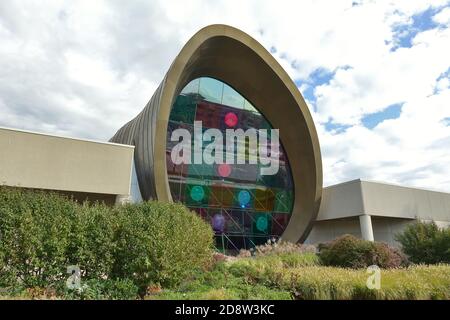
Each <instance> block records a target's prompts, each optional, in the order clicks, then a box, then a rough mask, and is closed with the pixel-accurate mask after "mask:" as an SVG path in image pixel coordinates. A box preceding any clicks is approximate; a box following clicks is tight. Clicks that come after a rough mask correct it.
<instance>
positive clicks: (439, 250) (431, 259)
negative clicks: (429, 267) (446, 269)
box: [396, 222, 450, 264]
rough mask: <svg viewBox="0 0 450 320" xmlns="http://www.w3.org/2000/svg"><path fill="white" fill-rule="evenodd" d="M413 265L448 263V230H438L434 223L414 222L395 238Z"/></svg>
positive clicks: (449, 254) (449, 230) (449, 259)
mask: <svg viewBox="0 0 450 320" xmlns="http://www.w3.org/2000/svg"><path fill="white" fill-rule="evenodd" d="M396 240H397V241H399V242H400V244H401V245H402V249H403V252H405V253H406V254H407V255H408V256H409V259H410V260H411V261H412V262H414V263H426V264H435V263H450V228H447V229H440V228H439V227H438V226H437V225H436V223H434V222H433V223H423V222H416V223H414V224H411V225H408V226H407V227H406V229H405V230H404V231H403V232H402V233H400V234H398V235H397V236H396Z"/></svg>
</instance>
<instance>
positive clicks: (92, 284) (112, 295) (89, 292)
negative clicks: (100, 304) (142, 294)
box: [58, 279, 139, 300]
mask: <svg viewBox="0 0 450 320" xmlns="http://www.w3.org/2000/svg"><path fill="white" fill-rule="evenodd" d="M138 292H139V288H138V286H136V285H135V284H134V283H133V281H131V280H129V279H117V280H109V279H103V280H102V279H89V280H87V281H83V282H82V283H81V288H80V289H79V290H77V289H75V290H70V289H67V287H65V286H61V287H60V288H59V290H58V296H59V297H62V298H64V299H69V300H74V299H77V300H134V299H136V297H137V296H138Z"/></svg>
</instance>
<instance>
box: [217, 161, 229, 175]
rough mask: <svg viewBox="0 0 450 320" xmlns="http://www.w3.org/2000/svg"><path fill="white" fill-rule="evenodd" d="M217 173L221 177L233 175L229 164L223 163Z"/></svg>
mask: <svg viewBox="0 0 450 320" xmlns="http://www.w3.org/2000/svg"><path fill="white" fill-rule="evenodd" d="M217 171H218V172H219V175H220V176H221V177H224V178H226V177H228V176H229V175H230V174H231V166H230V165H229V164H226V163H223V164H219V167H218V168H217Z"/></svg>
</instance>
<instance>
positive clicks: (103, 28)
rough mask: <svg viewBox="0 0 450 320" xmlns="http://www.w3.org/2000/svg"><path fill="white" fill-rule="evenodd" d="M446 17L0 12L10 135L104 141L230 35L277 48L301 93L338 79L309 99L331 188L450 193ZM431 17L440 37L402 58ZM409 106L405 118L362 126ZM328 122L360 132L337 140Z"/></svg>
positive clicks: (342, 9)
mask: <svg viewBox="0 0 450 320" xmlns="http://www.w3.org/2000/svg"><path fill="white" fill-rule="evenodd" d="M356 2H357V3H358V5H353V4H354V3H356ZM448 4H449V3H448V1H442V0H435V1H421V0H402V1H394V0H386V1H352V0H348V1H347V0H343V1H322V0H321V1H317V0H314V1H312V0H308V1H294V0H288V1H261V0H251V1H245V2H244V1H228V0H227V1H225V0H220V1H206V0H204V1H200V0H198V1H189V2H186V1H179V0H176V1H175V0H172V1H165V0H153V1H144V0H142V1H138V0H135V1H126V2H124V1H119V0H111V1H87V0H79V1H61V2H56V1H45V2H43V1H40V2H39V3H37V2H34V1H25V0H24V1H20V2H19V1H7V0H5V1H1V2H0V125H4V126H10V127H18V128H26V129H31V130H37V131H44V132H50V133H57V134H65V135H70V136H78V137H87V138H97V139H103V140H106V139H108V138H109V137H111V136H112V135H113V134H114V132H115V131H116V130H117V129H118V128H119V127H120V126H121V125H123V124H124V123H125V122H127V121H128V120H130V119H131V118H132V117H134V116H135V115H136V114H137V113H138V112H139V111H140V110H141V109H142V107H143V106H144V105H145V104H146V102H147V101H148V99H149V98H150V97H151V95H152V93H153V91H154V89H155V88H156V86H157V85H158V84H159V82H160V81H161V79H162V77H163V76H164V74H165V72H166V71H167V69H168V67H169V66H170V63H171V62H172V61H173V59H174V57H175V56H176V54H177V53H178V52H179V50H180V49H181V47H182V45H183V44H184V43H185V42H186V41H187V40H188V39H189V38H190V37H191V36H192V35H193V34H194V33H195V32H196V31H198V30H199V29H200V28H201V27H204V26H206V25H208V24H212V23H226V24H230V25H233V26H235V27H238V28H240V29H242V30H244V31H245V32H247V33H249V34H250V35H252V36H253V37H255V38H256V39H257V40H258V41H260V42H261V43H262V44H263V45H264V46H265V47H266V48H267V49H270V48H272V47H274V48H276V51H275V52H274V56H275V57H276V58H277V60H278V61H279V62H280V63H281V65H282V66H283V67H284V68H285V69H286V70H287V72H288V73H289V74H290V76H291V77H292V78H293V79H294V80H296V81H298V83H299V86H300V90H301V91H303V92H305V91H306V90H307V89H308V88H309V87H310V86H314V80H315V79H314V78H313V77H311V74H312V73H313V72H314V71H315V70H317V69H320V70H323V71H325V72H329V73H330V75H331V78H330V81H329V82H326V83H323V84H322V85H319V86H316V87H315V90H314V91H313V92H314V94H315V98H316V99H313V97H309V99H310V100H308V103H309V104H310V107H311V110H316V112H314V113H313V117H314V119H315V121H316V125H317V128H318V132H319V138H320V141H321V145H322V149H323V150H322V151H323V161H324V171H325V174H324V180H325V183H326V184H331V183H336V182H342V181H345V180H348V179H351V178H359V177H362V178H370V179H376V180H384V181H391V182H398V183H406V184H412V185H416V186H421V187H432V188H438V189H443V190H447V191H450V181H449V179H450V178H449V177H450V171H449V170H450V163H449V161H450V160H449V159H450V151H448V150H450V148H449V146H450V141H449V140H450V138H449V137H450V132H449V128H450V127H449V126H448V125H447V124H448V122H446V121H445V119H447V118H449V117H450V111H449V110H450V109H449V106H448V104H449V102H450V96H449V95H450V94H449V82H450V80H449V78H448V72H447V73H446V71H447V70H448V69H449V67H450V62H449V60H448V56H449V54H450V45H449V44H450V20H449V17H450V8H449V7H448ZM444 5H447V8H443V6H444ZM430 6H431V7H432V8H434V9H435V10H436V14H435V15H434V16H433V21H434V22H435V23H437V24H438V26H437V27H434V28H431V29H430V30H426V31H423V30H418V31H417V30H416V31H417V32H416V33H417V34H415V35H414V37H413V39H412V40H411V45H412V46H411V48H397V47H398V46H399V44H401V42H400V39H401V36H405V35H408V32H410V31H411V30H412V24H413V19H412V17H413V15H415V14H419V13H421V12H423V11H425V10H427V9H428V8H430ZM442 8H443V9H442ZM441 9H442V10H441ZM398 26H403V28H400V29H399V28H398ZM408 26H409V27H408ZM399 30H400V31H399ZM402 32H403V34H401V33H402ZM400 102H402V103H404V104H403V107H402V112H401V115H400V117H399V118H398V119H390V120H385V121H383V122H381V123H379V124H378V125H377V126H376V127H374V128H373V129H372V130H370V129H368V128H365V127H364V126H363V125H362V124H361V119H362V118H363V117H364V116H365V115H368V114H372V113H374V112H378V111H381V110H383V109H384V108H386V107H387V106H389V105H392V104H395V103H400ZM329 119H332V120H333V121H334V122H335V123H341V124H345V125H348V126H349V128H348V129H346V130H341V131H339V130H338V131H326V130H325V126H324V123H326V122H327V121H328V120H329Z"/></svg>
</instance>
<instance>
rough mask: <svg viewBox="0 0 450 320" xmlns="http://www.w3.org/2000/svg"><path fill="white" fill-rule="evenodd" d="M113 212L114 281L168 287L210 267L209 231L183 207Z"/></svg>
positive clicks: (144, 207)
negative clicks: (115, 246)
mask: <svg viewBox="0 0 450 320" xmlns="http://www.w3.org/2000/svg"><path fill="white" fill-rule="evenodd" d="M115 211H116V212H115V215H116V219H117V221H118V226H119V227H118V230H117V233H116V239H115V242H116V244H117V248H116V251H115V264H114V269H113V276H114V277H117V278H132V279H134V280H135V282H136V283H137V284H138V285H139V286H140V287H141V288H145V286H146V285H149V284H150V283H160V284H161V285H164V286H172V285H176V284H178V283H179V282H180V281H181V280H183V279H184V278H185V277H187V276H189V275H191V274H192V273H193V272H195V271H196V269H199V268H202V267H206V266H207V265H208V264H209V263H210V261H211V257H212V248H213V234H212V230H211V228H210V226H209V225H208V224H207V223H206V222H204V221H203V220H201V219H200V218H199V217H198V216H197V215H196V214H195V213H193V212H190V211H189V210H188V209H186V207H184V206H183V205H181V204H176V203H158V202H145V203H141V204H137V205H125V206H122V207H118V208H117V209H116V210H115Z"/></svg>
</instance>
